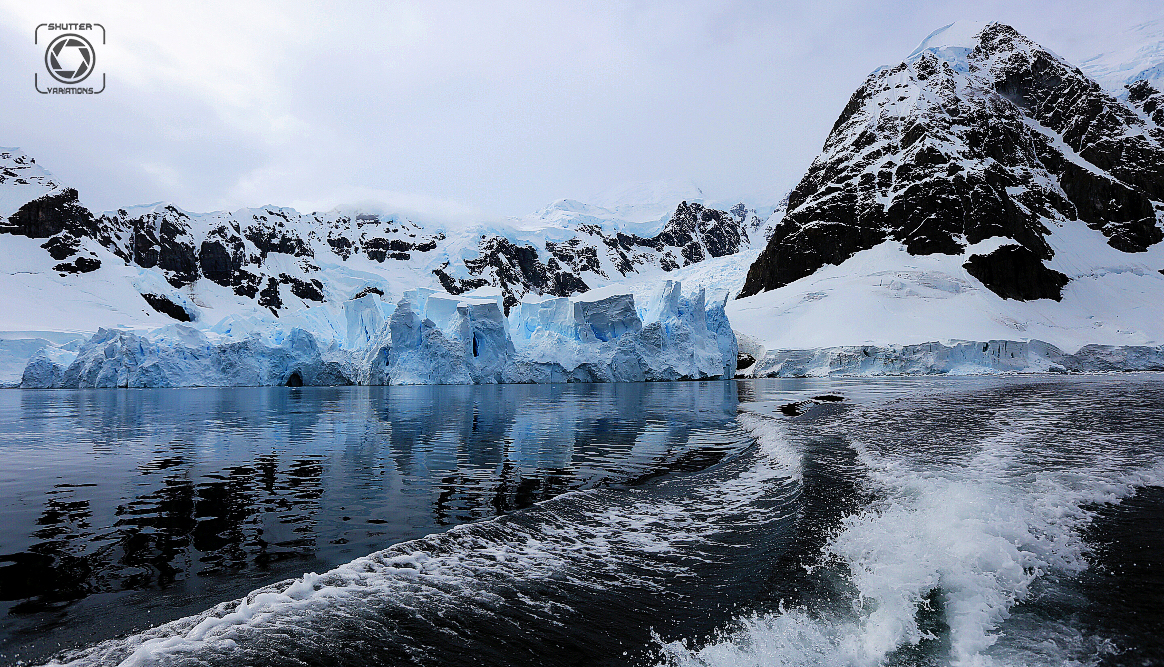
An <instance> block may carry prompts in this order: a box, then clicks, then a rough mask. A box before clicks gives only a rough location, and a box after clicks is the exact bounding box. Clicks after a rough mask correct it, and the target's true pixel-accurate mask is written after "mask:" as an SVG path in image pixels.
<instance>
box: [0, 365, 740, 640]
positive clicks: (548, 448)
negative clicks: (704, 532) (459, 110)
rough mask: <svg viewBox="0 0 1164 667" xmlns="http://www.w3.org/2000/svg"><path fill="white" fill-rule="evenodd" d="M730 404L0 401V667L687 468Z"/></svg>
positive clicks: (532, 393) (486, 395) (723, 434)
mask: <svg viewBox="0 0 1164 667" xmlns="http://www.w3.org/2000/svg"><path fill="white" fill-rule="evenodd" d="M736 404H737V387H736V385H735V384H733V383H730V382H699V383H667V384H634V385H549V386H548V385H510V386H493V387H489V386H482V387H466V386H449V387H396V388H310V389H286V388H241V389H240V388H232V389H179V390H112V391H101V390H98V391H19V390H13V391H3V392H0V424H3V426H0V453H2V455H0V521H2V524H0V525H3V526H4V529H3V531H0V614H3V615H2V616H0V654H2V655H0V661H2V662H8V661H11V660H13V659H16V658H17V657H18V656H19V657H21V658H30V659H36V658H37V657H43V656H45V655H47V653H50V652H52V651H55V650H58V649H59V648H62V647H67V646H76V645H81V644H86V643H90V642H93V641H97V640H100V639H104V638H108V637H110V636H114V635H117V634H121V633H124V632H128V631H131V630H140V629H144V628H145V627H148V626H150V625H154V624H156V623H158V622H163V621H166V620H169V619H171V618H176V617H180V616H183V615H185V614H189V613H193V612H195V611H200V610H202V609H204V608H206V607H207V606H208V605H210V604H213V603H214V602H217V601H220V600H223V599H230V598H232V597H236V596H238V595H241V594H244V593H246V592H247V591H249V590H252V589H254V588H256V587H257V586H261V585H263V584H266V583H269V582H272V581H277V580H279V579H282V578H285V577H288V576H297V575H299V574H301V573H302V572H305V571H310V570H314V571H321V572H322V571H325V570H327V569H330V568H331V567H333V566H335V565H337V564H339V563H343V562H346V561H349V560H351V559H352V558H355V557H357V556H360V555H363V554H367V553H369V552H372V551H375V550H378V549H381V548H384V547H385V546H388V545H391V544H394V543H398V542H401V541H404V540H409V539H414V538H416V537H420V536H423V535H426V534H429V533H433V532H439V531H441V530H444V529H446V528H447V527H449V526H452V525H456V524H460V523H464V522H468V521H473V520H476V519H481V518H486V517H490V516H496V515H499V514H504V513H507V512H510V511H512V510H515V509H519V508H523V507H528V506H530V505H532V504H534V503H536V502H538V501H540V500H543V499H546V498H549V497H552V496H555V495H558V494H560V493H562V492H564V491H568V490H571V489H584V488H593V487H596V486H609V485H628V484H634V483H637V482H639V481H642V480H645V479H649V478H651V477H653V476H656V475H658V474H661V473H664V472H667V471H669V470H693V469H700V468H703V467H706V466H708V465H711V464H713V463H715V462H716V461H718V460H720V459H721V458H722V457H723V456H725V455H726V454H728V453H730V452H732V451H736V450H739V449H741V448H743V447H744V446H746V444H747V443H748V442H750V441H749V440H748V439H747V437H746V436H745V435H743V434H742V433H740V432H739V430H738V427H736V426H735V415H736ZM114 607H115V608H116V609H117V612H116V613H115V614H110V613H109V610H110V609H112V608H114Z"/></svg>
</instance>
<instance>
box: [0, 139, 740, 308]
mask: <svg viewBox="0 0 1164 667" xmlns="http://www.w3.org/2000/svg"><path fill="white" fill-rule="evenodd" d="M0 206H2V208H0V233H6V235H0V253H2V252H5V250H7V251H8V252H9V253H10V254H11V255H12V257H11V259H12V263H8V264H7V266H8V267H9V268H10V270H9V271H5V272H4V274H5V275H4V276H3V277H0V280H6V281H7V282H9V285H8V287H10V288H12V289H14V290H16V291H24V292H26V293H29V294H33V293H40V296H38V297H37V299H38V300H40V301H41V302H42V304H43V305H42V307H41V308H35V309H25V308H10V309H8V310H9V311H10V312H9V315H8V321H5V322H2V323H0V330H5V329H7V330H28V329H56V328H62V327H64V328H70V327H71V328H73V329H75V330H95V329H96V328H97V327H99V326H113V325H134V324H139V323H142V322H143V320H148V322H146V323H150V322H153V321H154V317H153V315H152V314H151V311H153V312H156V313H161V314H162V316H163V317H169V318H173V319H176V320H180V321H191V320H198V319H202V318H206V319H208V320H210V323H211V324H213V322H214V321H217V320H218V319H221V318H222V317H224V316H227V315H230V314H234V313H241V312H246V311H248V310H255V306H258V307H259V308H261V309H263V310H265V311H268V312H270V313H271V314H272V315H273V316H274V317H280V316H286V315H287V314H288V313H289V312H296V313H297V312H300V311H303V310H306V309H310V308H313V307H316V306H319V305H322V304H325V303H332V302H342V301H344V300H346V299H349V298H351V297H352V296H353V295H354V294H356V293H357V292H359V291H360V290H362V289H365V288H367V287H374V288H376V289H377V290H379V291H380V292H381V293H383V294H385V295H386V296H392V295H395V296H396V297H397V298H398V297H399V296H400V294H401V293H402V292H403V291H405V290H408V289H412V288H416V287H431V288H443V289H444V290H446V291H448V292H450V293H452V294H461V293H464V292H467V291H470V290H473V289H476V288H479V287H484V286H491V287H496V288H499V289H501V290H502V292H503V294H504V305H505V309H506V311H508V310H509V308H511V307H512V306H513V305H515V304H516V303H518V302H519V301H520V300H521V299H522V298H523V297H524V296H526V295H530V294H532V295H548V296H570V295H574V294H580V293H584V292H587V291H588V290H590V289H592V288H594V287H601V286H604V285H608V284H610V283H612V282H617V281H620V280H623V279H625V278H626V277H627V276H638V275H642V274H665V273H667V272H669V271H672V270H674V269H677V268H680V267H683V266H688V265H691V264H695V263H698V262H701V261H704V260H705V259H707V258H712V257H721V256H724V255H729V254H733V253H736V252H739V251H740V250H741V249H742V248H744V247H746V246H747V244H748V242H749V237H748V231H749V227H748V226H749V224H751V225H752V228H755V226H756V225H757V220H758V218H756V216H755V214H754V212H753V211H751V210H749V209H747V208H746V207H744V206H742V205H740V206H738V207H735V208H733V209H732V211H730V212H729V211H721V210H717V209H712V208H707V207H705V206H703V205H702V204H700V203H697V202H694V201H693V202H691V203H688V202H686V201H675V202H672V204H671V206H670V209H669V213H666V214H663V215H661V216H656V217H655V218H654V219H650V218H648V219H645V220H644V219H641V218H640V219H634V220H628V219H626V217H625V216H623V215H621V214H620V213H619V212H618V211H612V210H609V209H606V208H603V207H600V206H595V205H590V204H584V203H581V202H576V201H570V200H561V201H558V202H555V203H554V204H551V205H550V206H548V207H546V208H545V209H543V210H542V211H539V212H538V213H536V214H534V215H531V216H527V217H526V218H522V219H512V220H506V221H502V222H499V223H497V224H479V225H474V226H472V227H469V228H461V229H449V228H447V227H445V226H441V225H422V224H421V223H418V222H415V221H413V220H410V219H408V218H405V217H403V216H399V215H393V214H391V213H387V214H386V213H384V212H379V211H363V210H342V209H337V210H333V211H329V212H326V213H310V214H305V213H300V212H298V211H295V210H292V209H288V208H280V207H274V206H266V207H261V208H255V209H242V210H238V211H233V212H214V213H204V214H197V213H191V212H189V211H185V210H182V209H181V208H178V207H177V206H174V205H172V204H153V205H148V206H134V207H127V208H122V209H118V210H116V211H108V212H104V213H96V214H95V213H92V212H90V211H89V210H88V209H86V208H85V207H84V206H82V205H81V204H80V203H79V201H78V193H77V192H76V191H75V190H73V189H71V188H68V187H66V186H64V185H62V184H60V183H58V182H56V181H55V180H53V179H52V177H51V175H50V174H48V172H46V171H45V170H44V169H43V168H41V167H40V165H37V164H36V163H35V161H34V160H33V159H32V158H31V157H29V156H27V155H24V154H23V153H21V152H19V151H18V150H16V149H0ZM650 206H651V207H654V208H658V205H657V204H656V203H650ZM624 208H633V207H631V206H630V205H624ZM21 237H23V238H21ZM26 239H27V240H26ZM54 284H55V285H54ZM98 285H100V287H99V288H98V289H95V290H94V289H87V287H89V286H98ZM50 293H51V298H50V299H49V300H48V301H47V303H46V302H45V301H44V299H43V298H42V297H45V296H49V295H50ZM78 294H84V295H85V297H84V299H83V300H85V301H92V300H93V299H94V297H96V300H97V303H96V304H94V305H95V306H96V310H97V311H104V312H106V313H108V316H106V317H101V316H100V313H99V312H93V311H92V309H90V310H89V311H88V312H83V311H86V306H85V305H84V304H80V305H79V304H76V303H72V301H73V300H74V299H72V298H71V297H72V296H75V295H78ZM14 305H15V304H14ZM29 305H31V304H29ZM78 308H79V309H80V310H78ZM70 323H72V324H70Z"/></svg>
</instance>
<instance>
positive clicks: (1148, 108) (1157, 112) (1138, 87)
mask: <svg viewBox="0 0 1164 667" xmlns="http://www.w3.org/2000/svg"><path fill="white" fill-rule="evenodd" d="M1127 89H1128V102H1130V103H1131V104H1132V106H1134V107H1135V108H1137V109H1139V110H1140V111H1141V112H1142V113H1143V114H1144V115H1145V116H1147V117H1148V118H1151V119H1152V122H1153V123H1156V126H1157V127H1160V128H1164V92H1160V91H1159V90H1156V89H1155V88H1153V87H1152V84H1150V83H1148V82H1147V81H1143V80H1140V81H1134V82H1132V83H1130V84H1128V85H1127Z"/></svg>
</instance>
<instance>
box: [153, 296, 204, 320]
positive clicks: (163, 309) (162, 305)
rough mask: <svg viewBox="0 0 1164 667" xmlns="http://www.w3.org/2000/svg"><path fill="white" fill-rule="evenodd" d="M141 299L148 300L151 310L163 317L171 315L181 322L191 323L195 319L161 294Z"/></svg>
mask: <svg viewBox="0 0 1164 667" xmlns="http://www.w3.org/2000/svg"><path fill="white" fill-rule="evenodd" d="M141 298H143V299H145V300H146V303H148V304H149V305H150V308H153V309H154V310H156V311H157V312H159V313H162V314H163V315H169V316H170V317H172V318H174V319H175V320H178V321H179V322H189V321H191V320H193V319H194V318H192V317H190V313H188V312H186V309H185V308H183V307H182V306H181V305H179V304H176V303H174V302H173V301H171V300H170V299H168V298H166V297H165V296H162V295H161V294H142V295H141Z"/></svg>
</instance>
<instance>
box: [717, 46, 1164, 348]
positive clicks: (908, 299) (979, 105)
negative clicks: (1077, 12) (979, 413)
mask: <svg viewBox="0 0 1164 667" xmlns="http://www.w3.org/2000/svg"><path fill="white" fill-rule="evenodd" d="M1159 94H1160V91H1158V90H1156V89H1155V88H1153V87H1152V86H1151V84H1149V83H1148V82H1147V81H1144V80H1140V81H1139V82H1138V83H1137V87H1134V88H1132V89H1131V91H1130V93H1129V94H1128V95H1126V96H1124V98H1122V99H1121V98H1120V97H1118V96H1117V95H1115V94H1112V92H1110V91H1107V90H1105V89H1104V88H1103V87H1101V86H1100V85H1099V84H1098V83H1096V82H1095V81H1093V80H1092V79H1090V78H1089V77H1088V76H1086V75H1085V74H1084V72H1083V71H1082V70H1080V69H1079V68H1077V67H1075V66H1073V65H1071V64H1070V63H1068V62H1066V61H1064V60H1063V59H1062V58H1060V57H1059V56H1057V55H1055V54H1054V53H1052V52H1051V51H1049V50H1047V49H1045V48H1043V47H1042V46H1040V45H1038V44H1035V43H1034V42H1032V41H1031V40H1029V39H1027V38H1026V37H1024V36H1023V35H1021V34H1019V33H1018V32H1017V31H1015V30H1014V29H1013V28H1011V27H1009V26H1006V25H1002V24H998V23H993V24H988V25H966V24H954V25H951V26H947V27H945V28H942V29H940V30H938V31H935V32H934V33H933V34H931V35H929V36H928V37H927V38H926V39H925V40H923V42H922V43H921V44H920V45H919V46H918V48H917V49H916V50H915V51H914V52H913V53H911V54H910V55H909V56H908V57H907V58H906V60H905V61H903V62H902V63H900V64H898V65H896V66H892V67H881V68H879V69H877V70H875V71H874V72H873V73H872V74H870V75H869V77H868V78H867V79H866V81H865V82H864V83H863V84H862V85H861V86H860V88H858V89H857V90H856V92H854V93H853V95H852V97H851V98H850V100H849V102H848V104H846V105H845V108H844V109H843V110H842V111H841V113H840V116H839V117H838V119H837V121H836V123H835V125H834V126H833V129H832V131H831V132H830V134H829V136H828V138H827V139H826V141H825V145H824V148H823V150H822V152H821V153H820V155H819V156H818V157H817V158H816V160H815V161H814V162H813V163H812V165H811V166H810V168H809V169H808V171H807V173H806V174H805V175H804V177H803V178H802V179H801V181H800V182H799V183H798V184H797V185H796V187H795V188H794V189H793V190H792V192H791V194H790V195H789V200H788V205H787V212H786V214H785V215H784V217H783V219H781V220H780V221H779V222H778V223H777V224H776V225H775V226H774V228H773V230H772V235H771V237H770V238H769V240H768V243H767V245H766V246H765V248H764V250H763V252H761V253H760V255H759V256H758V257H757V259H756V261H755V262H754V263H753V264H752V265H751V267H750V268H749V269H748V272H747V276H746V279H745V280H744V281H743V284H742V286H741V289H740V292H739V297H740V300H738V301H736V302H734V304H732V305H730V306H729V309H728V314H729V317H731V320H732V323H733V326H734V327H736V329H737V331H741V332H743V333H745V334H748V335H750V336H753V337H755V338H757V339H759V340H762V341H764V342H765V344H766V345H767V347H768V348H769V349H771V348H773V347H786V348H804V349H809V348H820V347H826V346H838V345H853V344H865V343H874V344H881V345H884V344H904V343H924V342H926V341H936V340H958V339H961V340H979V341H988V340H991V339H1002V340H1008V339H1009V340H1014V339H1016V338H1019V339H1026V340H1030V339H1035V338H1038V339H1041V340H1044V341H1048V342H1051V343H1054V344H1056V345H1060V346H1062V347H1064V348H1065V349H1068V351H1072V350H1075V349H1078V348H1079V347H1080V346H1082V345H1086V344H1088V343H1100V342H1104V343H1112V344H1136V345H1145V344H1148V345H1159V344H1160V343H1161V342H1164V325H1162V324H1161V320H1162V319H1164V318H1162V317H1161V316H1162V315H1164V276H1161V274H1160V273H1159V271H1160V270H1161V269H1164V251H1162V248H1164V244H1162V243H1161V241H1162V240H1164V231H1162V229H1161V220H1162V219H1164V126H1162V125H1161V124H1160V122H1159V119H1158V118H1156V116H1154V115H1153V114H1152V113H1150V111H1152V107H1151V106H1150V104H1149V103H1145V102H1144V101H1145V100H1148V101H1149V102H1151V101H1152V100H1156V99H1158V98H1157V97H1156V96H1158V95H1159ZM1157 108H1158V107H1157Z"/></svg>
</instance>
